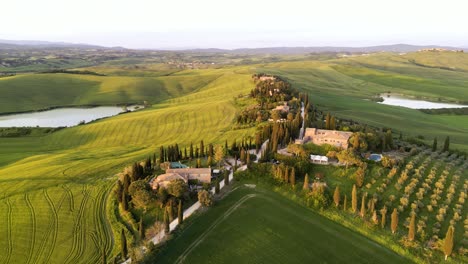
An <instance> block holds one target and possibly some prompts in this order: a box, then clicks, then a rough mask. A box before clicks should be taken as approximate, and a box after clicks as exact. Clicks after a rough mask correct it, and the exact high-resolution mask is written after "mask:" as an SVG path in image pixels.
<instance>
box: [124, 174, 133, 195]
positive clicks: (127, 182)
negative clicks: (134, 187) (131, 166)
mask: <svg viewBox="0 0 468 264" xmlns="http://www.w3.org/2000/svg"><path fill="white" fill-rule="evenodd" d="M131 183H132V180H131V179H130V176H129V175H128V174H125V175H124V180H123V192H124V193H126V194H127V195H128V188H129V187H130V184H131Z"/></svg>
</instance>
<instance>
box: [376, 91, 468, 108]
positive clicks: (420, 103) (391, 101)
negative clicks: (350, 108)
mask: <svg viewBox="0 0 468 264" xmlns="http://www.w3.org/2000/svg"><path fill="white" fill-rule="evenodd" d="M380 96H381V97H382V98H383V102H379V103H380V104H386V105H394V106H402V107H406V108H412V109H440V108H463V107H468V105H459V104H450V103H436V102H429V101H424V100H417V99H410V98H406V97H403V96H401V95H395V94H388V93H385V94H381V95H380Z"/></svg>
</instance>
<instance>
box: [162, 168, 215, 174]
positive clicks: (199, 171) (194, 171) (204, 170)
mask: <svg viewBox="0 0 468 264" xmlns="http://www.w3.org/2000/svg"><path fill="white" fill-rule="evenodd" d="M166 173H178V174H181V175H183V174H211V168H182V169H167V170H166Z"/></svg>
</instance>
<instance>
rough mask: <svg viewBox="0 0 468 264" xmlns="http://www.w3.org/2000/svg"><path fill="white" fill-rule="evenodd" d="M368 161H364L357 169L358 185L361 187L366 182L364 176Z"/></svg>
mask: <svg viewBox="0 0 468 264" xmlns="http://www.w3.org/2000/svg"><path fill="white" fill-rule="evenodd" d="M366 169H367V163H363V164H362V165H361V166H360V167H359V168H358V169H357V171H356V174H355V177H356V185H357V187H359V188H361V187H362V185H363V184H364V177H365V176H366Z"/></svg>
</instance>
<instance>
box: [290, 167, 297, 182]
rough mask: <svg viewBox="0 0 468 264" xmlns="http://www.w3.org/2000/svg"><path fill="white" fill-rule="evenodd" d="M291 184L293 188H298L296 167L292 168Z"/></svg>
mask: <svg viewBox="0 0 468 264" xmlns="http://www.w3.org/2000/svg"><path fill="white" fill-rule="evenodd" d="M289 182H290V183H291V186H293V187H294V186H296V170H295V169H294V167H292V168H291V174H290V176H289Z"/></svg>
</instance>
